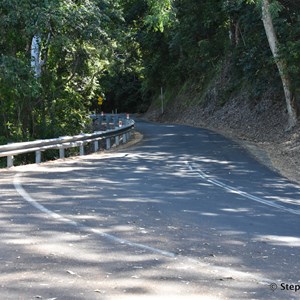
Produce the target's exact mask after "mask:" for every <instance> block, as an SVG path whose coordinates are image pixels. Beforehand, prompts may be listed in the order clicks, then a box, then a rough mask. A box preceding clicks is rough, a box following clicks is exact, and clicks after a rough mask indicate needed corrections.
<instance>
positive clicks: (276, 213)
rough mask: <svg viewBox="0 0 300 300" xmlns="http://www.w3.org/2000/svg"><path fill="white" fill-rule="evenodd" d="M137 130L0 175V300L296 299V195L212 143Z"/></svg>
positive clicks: (194, 135) (181, 132) (228, 147)
mask: <svg viewBox="0 0 300 300" xmlns="http://www.w3.org/2000/svg"><path fill="white" fill-rule="evenodd" d="M137 130H138V131H140V132H141V133H142V134H143V135H144V139H143V140H142V141H141V142H140V143H139V144H137V145H135V146H133V147H131V148H127V149H125V150H124V149H123V150H119V151H115V152H105V153H104V154H103V153H102V154H101V153H100V154H93V155H88V156H85V157H79V158H72V159H67V160H64V161H56V162H49V163H45V164H42V165H40V166H35V165H31V166H24V167H17V168H14V169H12V170H5V171H1V174H0V188H1V194H0V217H1V218H0V226H1V240H0V262H1V266H0V268H1V273H0V279H1V280H0V284H1V286H0V294H1V299H135V298H136V299H143V298H145V299H150V298H151V299H152V298H153V297H154V298H155V299H161V298H163V297H166V296H168V297H169V298H170V299H171V298H172V299H299V298H300V290H299V291H296V290H297V289H298V288H299V289H300V286H298V285H299V284H300V272H299V267H300V260H299V254H300V251H299V249H300V232H299V228H300V188H299V186H296V185H294V184H293V183H291V182H289V181H287V180H286V179H284V178H282V177H281V176H279V175H278V174H276V173H274V172H272V171H270V170H269V169H267V168H266V167H264V166H262V165H260V164H259V163H258V162H256V161H255V160H254V159H253V158H252V157H251V156H250V155H249V154H248V153H247V152H246V151H244V150H243V149H242V148H241V147H240V146H239V145H237V144H236V143H234V142H232V141H230V140H228V139H225V138H224V137H222V136H220V135H218V134H216V133H213V132H210V131H207V130H204V129H199V128H192V127H188V126H177V125H158V124H152V123H147V122H143V121H138V122H137ZM276 287H277V288H276Z"/></svg>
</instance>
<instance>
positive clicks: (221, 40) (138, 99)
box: [0, 0, 300, 144]
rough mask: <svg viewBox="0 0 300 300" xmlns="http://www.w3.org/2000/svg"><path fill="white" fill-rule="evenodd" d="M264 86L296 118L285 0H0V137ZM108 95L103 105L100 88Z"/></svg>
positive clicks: (293, 27)
mask: <svg viewBox="0 0 300 300" xmlns="http://www.w3.org/2000/svg"><path fill="white" fill-rule="evenodd" d="M216 82H217V83H218V86H219V89H218V91H219V92H218V101H217V105H219V106H223V105H225V104H226V102H227V101H228V100H229V99H230V98H232V97H234V96H235V95H237V94H238V93H239V92H240V91H243V93H247V95H248V97H249V99H251V101H253V103H257V102H259V101H261V99H262V98H263V97H262V96H263V95H264V94H265V93H266V92H267V91H270V90H271V91H272V94H273V95H274V102H276V101H281V102H284V103H285V109H286V114H287V121H286V124H285V126H286V128H287V129H291V128H293V127H294V126H295V125H296V123H297V117H298V115H297V114H298V112H297V99H298V98H299V94H300V4H299V2H298V1H293V0H223V1H221V0H203V1H196V0H22V1H19V0H18V1H17V0H2V1H1V2H0V103H1V105H0V144H5V143H7V142H13V141H24V140H32V139H37V138H52V137H57V136H59V135H67V134H75V133H78V132H80V131H84V130H86V128H88V126H87V125H88V122H89V117H88V116H89V114H90V113H91V112H100V111H101V110H104V111H106V112H111V111H112V110H116V109H117V110H118V111H123V112H125V111H126V112H145V111H146V110H147V109H148V108H149V106H150V105H151V104H152V105H157V106H159V105H160V102H161V99H160V95H161V92H163V95H164V98H165V99H164V100H165V103H164V105H168V104H169V105H172V101H173V100H174V99H175V98H176V95H178V94H182V95H185V97H182V102H183V103H182V105H183V106H193V105H199V104H202V105H204V106H205V105H209V101H210V99H211V97H209V96H207V95H209V94H211V93H212V92H211V91H212V89H211V87H212V85H214V84H213V83H216ZM100 96H101V97H103V98H104V102H103V104H102V105H101V106H99V105H98V102H97V99H98V98H99V97H100Z"/></svg>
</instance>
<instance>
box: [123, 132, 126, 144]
mask: <svg viewBox="0 0 300 300" xmlns="http://www.w3.org/2000/svg"><path fill="white" fill-rule="evenodd" d="M126 143H127V134H126V133H124V134H123V144H126Z"/></svg>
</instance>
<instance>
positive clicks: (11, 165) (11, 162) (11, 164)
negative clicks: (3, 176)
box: [7, 155, 14, 168]
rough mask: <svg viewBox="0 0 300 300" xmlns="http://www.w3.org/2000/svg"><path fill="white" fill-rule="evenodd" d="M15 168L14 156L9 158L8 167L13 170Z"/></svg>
mask: <svg viewBox="0 0 300 300" xmlns="http://www.w3.org/2000/svg"><path fill="white" fill-rule="evenodd" d="M13 166H14V157H13V155H10V156H7V167H8V168H11V167H13Z"/></svg>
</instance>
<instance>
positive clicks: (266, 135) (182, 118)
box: [145, 89, 300, 184]
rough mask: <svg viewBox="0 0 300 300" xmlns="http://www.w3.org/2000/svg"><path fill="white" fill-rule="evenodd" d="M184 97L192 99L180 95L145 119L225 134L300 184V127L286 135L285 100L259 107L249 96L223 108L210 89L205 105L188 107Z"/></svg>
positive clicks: (264, 100) (262, 101) (265, 99)
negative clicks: (163, 108)
mask: <svg viewBox="0 0 300 300" xmlns="http://www.w3.org/2000/svg"><path fill="white" fill-rule="evenodd" d="M184 97H188V95H180V96H178V99H175V100H174V101H172V102H171V103H168V105H167V107H166V109H165V111H164V113H163V114H161V110H160V109H157V108H155V106H153V107H152V108H150V109H149V111H148V112H147V114H146V115H145V117H146V118H148V119H150V120H155V121H160V122H172V123H179V124H187V125H192V126H196V127H204V128H208V129H211V130H213V131H216V132H218V133H221V134H223V135H225V136H227V137H229V138H231V139H234V140H236V141H238V142H239V143H241V144H242V145H243V146H244V147H245V148H247V149H248V150H249V151H250V152H251V153H252V154H253V155H254V156H255V157H256V158H257V159H258V160H259V161H261V162H262V163H264V164H266V165H268V166H269V167H270V168H272V169H274V170H277V171H278V172H280V173H281V174H282V175H283V176H285V177H287V178H288V179H289V180H291V181H294V182H297V183H299V184H300V125H298V126H296V127H295V128H294V129H293V130H291V131H286V125H287V114H286V109H285V102H284V99H277V100H274V98H275V96H274V95H272V93H266V94H265V95H264V97H263V98H262V99H260V101H257V103H255V102H254V101H253V99H249V96H247V95H238V96H237V97H233V98H231V99H230V100H229V101H227V102H226V103H225V104H223V105H220V104H219V99H218V98H219V95H218V91H217V89H210V90H209V91H208V92H207V93H206V95H205V101H204V102H202V104H197V105H189V106H187V105H184V104H183V103H184V102H183V101H182V99H183V98H184ZM277 98H278V96H277Z"/></svg>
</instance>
